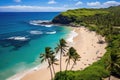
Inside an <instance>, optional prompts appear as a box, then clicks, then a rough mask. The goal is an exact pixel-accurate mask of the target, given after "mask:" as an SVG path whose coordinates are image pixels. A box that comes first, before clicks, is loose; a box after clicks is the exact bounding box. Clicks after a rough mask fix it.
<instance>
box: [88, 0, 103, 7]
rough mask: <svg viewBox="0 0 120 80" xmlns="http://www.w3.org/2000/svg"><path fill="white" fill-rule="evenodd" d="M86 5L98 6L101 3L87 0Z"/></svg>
mask: <svg viewBox="0 0 120 80" xmlns="http://www.w3.org/2000/svg"><path fill="white" fill-rule="evenodd" d="M87 5H88V6H90V7H99V6H101V3H100V2H98V1H96V2H87Z"/></svg>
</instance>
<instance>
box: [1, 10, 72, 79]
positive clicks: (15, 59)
mask: <svg viewBox="0 0 120 80" xmlns="http://www.w3.org/2000/svg"><path fill="white" fill-rule="evenodd" d="M58 14H59V12H23V13H22V12H20V13H18V12H10V13H8V12H7V13H4V12H2V13H0V80H5V79H6V78H8V77H10V76H12V75H14V74H16V73H18V72H21V71H23V70H25V69H28V68H32V67H34V66H36V65H38V64H40V60H39V55H40V53H41V52H43V51H44V48H45V47H47V46H50V47H52V48H54V47H55V46H56V44H57V42H58V41H59V39H61V38H65V37H66V35H67V34H68V33H69V31H70V29H69V28H67V27H62V26H54V25H38V24H37V22H40V21H43V20H52V19H53V18H54V17H55V16H56V15H58Z"/></svg>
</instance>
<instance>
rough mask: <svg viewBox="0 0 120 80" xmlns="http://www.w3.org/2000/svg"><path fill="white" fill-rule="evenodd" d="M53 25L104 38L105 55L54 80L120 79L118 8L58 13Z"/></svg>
mask: <svg viewBox="0 0 120 80" xmlns="http://www.w3.org/2000/svg"><path fill="white" fill-rule="evenodd" d="M52 22H53V23H57V24H70V25H77V26H80V25H82V26H85V27H87V28H89V29H90V30H91V31H96V32H97V33H98V34H100V35H102V36H104V37H105V39H106V42H107V43H108V46H107V47H106V50H107V52H106V53H105V55H104V56H103V57H102V58H101V59H100V60H99V61H97V62H95V63H93V64H92V65H90V66H89V67H87V68H85V69H84V70H82V71H80V70H78V71H67V72H66V71H63V72H58V73H56V76H55V78H54V80H61V78H62V80H104V79H105V78H106V77H110V76H111V75H113V76H116V77H119V78H120V6H113V7H109V8H101V9H85V8H83V9H75V10H68V11H66V12H62V13H61V14H59V15H58V16H56V17H55V18H54V19H53V20H52Z"/></svg>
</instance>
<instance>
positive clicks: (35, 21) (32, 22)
mask: <svg viewBox="0 0 120 80" xmlns="http://www.w3.org/2000/svg"><path fill="white" fill-rule="evenodd" d="M42 22H49V21H48V20H32V21H30V22H29V23H30V24H31V25H41V24H40V23H42Z"/></svg>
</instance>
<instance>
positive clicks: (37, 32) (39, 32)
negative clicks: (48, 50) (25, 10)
mask: <svg viewBox="0 0 120 80" xmlns="http://www.w3.org/2000/svg"><path fill="white" fill-rule="evenodd" d="M30 34H35V35H37V34H43V32H41V31H30Z"/></svg>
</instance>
